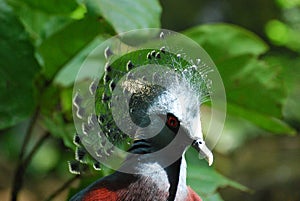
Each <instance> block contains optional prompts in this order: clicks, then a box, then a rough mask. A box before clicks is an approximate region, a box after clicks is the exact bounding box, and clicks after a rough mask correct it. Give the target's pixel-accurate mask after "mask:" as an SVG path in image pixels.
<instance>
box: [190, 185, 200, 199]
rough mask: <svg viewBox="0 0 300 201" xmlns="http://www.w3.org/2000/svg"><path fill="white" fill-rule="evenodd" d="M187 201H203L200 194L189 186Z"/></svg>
mask: <svg viewBox="0 0 300 201" xmlns="http://www.w3.org/2000/svg"><path fill="white" fill-rule="evenodd" d="M186 201H202V199H201V198H200V197H199V195H198V194H197V193H196V192H195V191H194V190H193V189H191V188H190V187H189V186H188V197H187V199H186Z"/></svg>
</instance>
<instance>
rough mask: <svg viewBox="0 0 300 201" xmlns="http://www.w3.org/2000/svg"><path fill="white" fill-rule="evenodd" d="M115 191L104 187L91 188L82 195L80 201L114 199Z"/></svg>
mask: <svg viewBox="0 0 300 201" xmlns="http://www.w3.org/2000/svg"><path fill="white" fill-rule="evenodd" d="M116 200H117V193H116V192H113V191H110V190H108V189H106V188H98V189H94V190H91V191H89V192H87V193H85V195H84V196H83V198H82V199H81V201H116Z"/></svg>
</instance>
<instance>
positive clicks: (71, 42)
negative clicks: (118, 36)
mask: <svg viewBox="0 0 300 201" xmlns="http://www.w3.org/2000/svg"><path fill="white" fill-rule="evenodd" d="M109 33H111V34H112V33H113V31H112V30H111V28H110V26H109V25H108V24H107V23H106V22H105V21H102V20H101V21H98V20H97V19H96V18H92V17H88V18H85V19H83V20H78V21H74V22H73V23H71V24H69V25H68V26H66V27H64V28H63V29H62V30H60V31H59V32H57V33H55V34H54V35H52V36H51V37H49V38H48V39H47V40H45V41H43V43H42V44H41V45H40V47H39V48H38V53H39V55H40V58H41V63H43V66H44V74H45V76H46V77H47V78H48V79H52V78H53V76H54V75H55V74H56V73H57V72H58V71H59V70H60V69H61V68H62V67H63V66H64V65H65V64H66V63H68V62H69V61H70V60H71V59H73V57H74V56H75V55H76V54H77V53H78V52H80V51H81V50H82V49H83V48H84V47H85V46H86V45H88V44H89V43H90V42H91V41H92V40H93V39H94V38H95V37H96V36H97V35H98V34H109Z"/></svg>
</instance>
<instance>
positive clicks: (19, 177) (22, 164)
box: [11, 115, 50, 201]
mask: <svg viewBox="0 0 300 201" xmlns="http://www.w3.org/2000/svg"><path fill="white" fill-rule="evenodd" d="M37 116H38V115H36V116H34V118H35V120H34V121H31V123H33V124H35V122H36V120H37ZM33 127H34V126H32V125H30V126H29V130H31V132H32V130H33ZM31 132H30V133H29V132H28V133H29V134H28V135H26V136H25V139H24V143H23V145H24V144H26V143H28V140H29V137H28V136H30V135H31ZM49 136H50V133H49V132H47V133H46V134H45V135H44V136H43V137H41V138H40V139H39V140H38V141H37V143H36V144H35V146H34V147H33V148H32V150H31V151H30V152H29V154H28V156H27V157H26V158H25V159H23V158H24V154H22V157H21V158H20V159H19V161H18V166H17V168H16V171H15V175H14V180H13V183H12V191H11V201H17V200H18V194H19V191H20V189H21V188H22V186H23V179H24V173H25V171H26V168H27V166H28V164H29V163H30V161H31V159H32V157H33V155H34V154H35V153H36V152H37V151H38V149H39V148H40V147H41V145H42V144H43V143H44V141H45V140H46V139H47V138H48V137H49ZM25 141H27V142H25ZM22 147H23V146H22ZM25 148H26V145H25V146H24V148H22V149H23V151H25ZM20 155H21V154H20Z"/></svg>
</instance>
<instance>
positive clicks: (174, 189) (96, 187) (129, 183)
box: [71, 158, 201, 201]
mask: <svg viewBox="0 0 300 201" xmlns="http://www.w3.org/2000/svg"><path fill="white" fill-rule="evenodd" d="M142 167H144V168H145V169H146V168H153V169H157V171H154V172H152V173H150V174H146V175H145V174H143V173H142V171H140V173H138V174H128V173H123V172H118V171H117V172H115V173H113V174H111V175H109V176H107V177H104V178H102V179H100V180H98V181H96V182H95V183H93V184H91V185H90V186H88V187H87V188H86V189H84V190H83V191H81V192H80V193H78V194H77V195H75V197H73V198H72V199H71V201H163V200H165V201H173V200H175V201H201V198H200V197H199V196H198V195H197V194H196V193H195V192H194V191H193V190H192V189H191V188H190V187H188V186H187V185H186V182H185V171H186V167H185V162H184V159H182V158H180V159H179V160H178V161H176V162H175V163H174V164H172V165H171V166H169V167H167V168H162V167H160V166H159V164H144V165H142ZM139 169H140V168H139ZM140 170H143V169H140Z"/></svg>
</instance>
